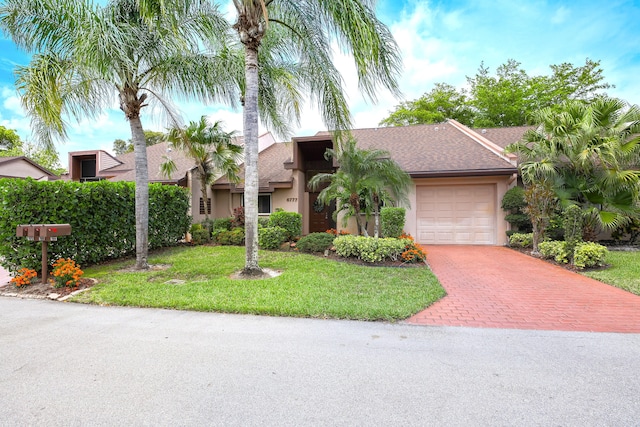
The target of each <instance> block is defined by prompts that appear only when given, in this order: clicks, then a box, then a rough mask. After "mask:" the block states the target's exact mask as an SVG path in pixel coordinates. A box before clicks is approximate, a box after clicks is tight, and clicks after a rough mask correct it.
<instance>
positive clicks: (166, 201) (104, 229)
mask: <svg viewBox="0 0 640 427" xmlns="http://www.w3.org/2000/svg"><path fill="white" fill-rule="evenodd" d="M134 205H135V197H134V183H133V182H110V181H99V182H87V183H79V182H71V181H62V180H60V181H34V180H32V179H1V180H0V262H1V263H2V265H3V266H4V267H5V268H7V269H8V270H9V271H16V270H17V269H18V268H20V267H26V268H31V269H35V270H36V271H39V270H40V266H41V261H40V254H41V252H42V244H41V243H40V242H34V241H28V240H26V239H25V238H22V237H17V236H16V227H17V226H18V225H19V224H66V223H68V224H70V225H71V235H70V236H64V237H60V238H59V239H58V241H56V242H54V243H52V244H50V245H49V257H50V259H57V258H71V259H74V260H75V261H76V262H78V263H80V264H95V263H98V262H102V261H106V260H108V259H113V258H120V257H122V256H126V255H130V254H134V253H135V241H136V231H135V225H136V221H135V206H134ZM188 209H189V196H188V194H187V192H186V190H185V189H184V188H181V187H177V186H172V185H161V184H150V185H149V248H150V249H155V248H160V247H164V246H171V245H175V244H177V243H178V242H179V241H180V240H181V239H183V238H184V235H185V234H186V232H187V231H188V230H189V225H190V224H191V218H190V217H189V215H188Z"/></svg>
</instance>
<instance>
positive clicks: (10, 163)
mask: <svg viewBox="0 0 640 427" xmlns="http://www.w3.org/2000/svg"><path fill="white" fill-rule="evenodd" d="M0 178H33V179H35V180H37V181H54V180H56V179H58V176H57V175H56V174H54V173H53V172H51V171H50V170H48V169H45V168H43V167H42V166H40V165H39V164H37V163H36V162H34V161H33V160H31V159H29V158H28V157H25V156H17V157H0Z"/></svg>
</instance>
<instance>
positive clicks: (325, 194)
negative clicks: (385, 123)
mask: <svg viewBox="0 0 640 427" xmlns="http://www.w3.org/2000/svg"><path fill="white" fill-rule="evenodd" d="M325 156H326V157H327V158H331V157H334V158H335V160H336V161H337V163H338V165H339V167H338V170H337V171H336V172H335V173H320V174H317V175H315V176H314V177H313V178H311V180H310V181H309V187H311V189H312V190H316V189H318V188H320V187H321V186H322V185H323V184H325V183H328V185H327V186H326V187H325V188H324V189H322V191H321V192H320V194H318V199H319V200H320V201H321V202H322V203H324V204H328V203H329V202H331V201H332V200H336V202H337V203H336V206H337V210H336V215H337V213H338V212H344V215H343V220H344V222H345V224H346V222H347V220H348V219H349V218H350V217H352V216H355V218H356V224H357V227H358V232H359V233H361V234H363V235H365V236H366V235H367V234H368V233H367V229H366V227H365V225H364V224H363V222H362V216H361V213H363V208H364V210H365V213H367V216H368V214H369V212H371V211H372V212H373V214H374V217H375V220H376V226H375V237H378V230H379V218H378V209H379V206H380V203H381V202H383V201H387V202H389V201H392V200H395V201H396V202H400V203H408V198H407V193H408V190H409V187H410V186H411V178H410V177H409V175H408V174H407V173H406V172H404V171H403V170H402V169H401V168H400V166H399V165H398V164H397V163H396V162H394V161H393V160H392V159H391V158H390V157H389V152H388V151H385V150H380V149H371V150H361V149H359V148H358V147H357V146H356V141H355V140H353V139H350V140H347V141H346V142H344V143H342V144H340V147H339V150H337V151H336V150H332V149H328V150H327V152H326V154H325Z"/></svg>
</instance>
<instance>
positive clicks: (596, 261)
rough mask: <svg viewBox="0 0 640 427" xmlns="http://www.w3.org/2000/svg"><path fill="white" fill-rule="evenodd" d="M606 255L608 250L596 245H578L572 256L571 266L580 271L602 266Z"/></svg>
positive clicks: (589, 243)
mask: <svg viewBox="0 0 640 427" xmlns="http://www.w3.org/2000/svg"><path fill="white" fill-rule="evenodd" d="M608 253H609V251H608V249H607V248H606V247H604V246H602V245H600V244H598V243H594V242H583V243H578V244H577V245H576V247H575V252H574V254H573V264H574V265H575V266H576V267H578V268H580V269H582V268H590V267H596V266H603V265H604V260H605V258H606V257H607V254H608Z"/></svg>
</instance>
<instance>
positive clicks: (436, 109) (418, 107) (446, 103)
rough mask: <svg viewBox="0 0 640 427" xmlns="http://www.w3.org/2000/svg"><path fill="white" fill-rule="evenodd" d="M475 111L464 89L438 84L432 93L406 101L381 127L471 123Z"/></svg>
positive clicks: (397, 107) (381, 123) (382, 122)
mask: <svg viewBox="0 0 640 427" xmlns="http://www.w3.org/2000/svg"><path fill="white" fill-rule="evenodd" d="M474 115H475V113H474V111H473V110H472V109H471V106H470V105H469V101H468V99H467V94H466V92H465V90H464V89H462V90H460V91H458V90H457V89H456V88H455V87H453V86H451V85H448V84H446V83H436V84H435V87H434V88H433V89H431V92H428V93H425V94H424V95H422V96H421V97H420V98H418V99H416V100H414V101H405V102H402V103H401V104H399V105H397V106H396V109H395V110H394V111H393V112H392V113H391V114H390V115H389V117H387V118H386V119H384V120H382V121H381V122H380V125H381V126H407V125H417V124H430V123H442V122H444V121H445V120H447V119H454V120H457V121H459V122H460V123H471V122H473V120H474Z"/></svg>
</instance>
